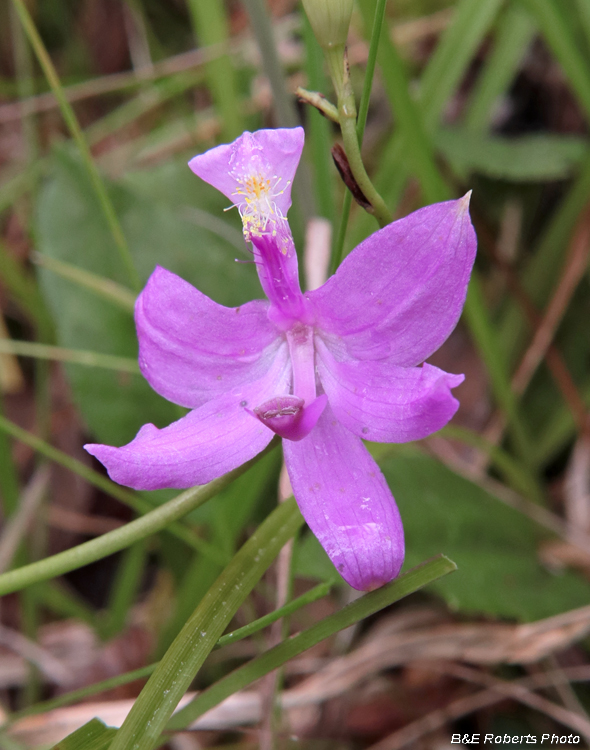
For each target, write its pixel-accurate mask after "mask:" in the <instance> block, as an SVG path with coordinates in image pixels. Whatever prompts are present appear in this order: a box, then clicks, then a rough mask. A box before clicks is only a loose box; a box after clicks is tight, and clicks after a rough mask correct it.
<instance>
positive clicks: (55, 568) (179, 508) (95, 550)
mask: <svg viewBox="0 0 590 750" xmlns="http://www.w3.org/2000/svg"><path fill="white" fill-rule="evenodd" d="M275 444H276V441H275V440H273V441H272V442H271V443H270V445H269V446H268V447H267V448H266V449H265V450H264V451H262V453H259V454H258V456H256V457H255V458H253V459H252V460H250V461H248V462H247V463H245V464H243V465H242V466H239V467H238V468H237V469H234V470H233V471H230V472H229V473H227V474H225V475H224V476H222V477H219V479H214V480H213V481H212V482H209V483H208V484H205V485H203V486H201V487H193V488H191V489H190V490H186V491H185V492H182V493H181V494H180V495H177V496H176V497H175V498H174V499H173V500H170V501H169V502H167V503H165V504H164V505H162V506H160V507H159V508H155V509H154V510H152V511H150V512H149V513H146V514H145V515H144V516H142V517H141V518H137V519H136V520H135V521H131V522H130V523H128V524H125V526H122V527H121V528H119V529H115V530H114V531H109V532H108V533H107V534H103V535H102V536H100V537H97V538H96V539H92V540H91V541H89V542H84V544H80V545H78V546H77V547H73V548H72V549H69V550H66V551H65V552H60V553H59V554H57V555H52V556H51V557H47V558H45V559H44V560H39V561H38V562H34V563H31V564H30V565H25V566H23V567H22V568H17V569H16V570H11V571H9V572H8V573H4V574H3V575H1V576H0V596H2V595H4V594H10V593H12V592H13V591H20V590H21V589H23V588H25V587H26V586H30V585H31V584H32V583H38V582H39V581H46V580H48V579H49V578H55V577H56V576H59V575H63V574H64V573H68V572H69V571H70V570H75V569H76V568H81V567H82V566H83V565H88V564H89V563H92V562H96V560H101V559H102V558H103V557H107V556H108V555H112V554H113V553H114V552H119V551H120V550H122V549H125V547H129V546H130V545H131V544H133V543H134V542H137V541H139V540H140V539H145V538H146V537H147V536H150V535H151V534H155V533H156V532H157V531H162V529H165V528H166V527H167V526H168V525H169V524H171V523H172V522H173V521H177V520H178V519H180V518H182V517H183V516H186V515H187V514H188V513H190V512H191V511H193V510H194V509H195V508H198V507H199V506H200V505H203V503H206V502H207V500H210V499H211V498H212V497H214V496H215V495H216V494H217V493H218V492H220V491H221V490H222V489H224V487H227V486H228V484H230V483H231V482H233V480H234V479H236V478H237V477H239V476H240V475H241V474H243V473H244V472H245V471H247V470H248V469H249V468H250V466H252V465H253V464H254V463H255V462H256V461H258V460H259V459H260V458H262V456H263V455H265V454H266V453H267V452H268V451H269V450H272V448H274V446H275Z"/></svg>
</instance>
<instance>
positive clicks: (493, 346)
mask: <svg viewBox="0 0 590 750" xmlns="http://www.w3.org/2000/svg"><path fill="white" fill-rule="evenodd" d="M463 314H464V316H465V319H466V321H467V324H468V325H469V330H470V332H471V335H472V337H473V340H474V342H475V345H476V347H477V350H478V351H479V353H480V356H481V358H482V359H483V361H484V364H485V366H486V369H487V371H488V374H489V376H490V381H491V385H492V391H493V393H494V397H495V398H496V401H497V402H498V405H499V406H500V408H501V409H502V410H503V411H504V413H505V414H506V417H507V419H508V424H509V429H510V434H511V436H512V438H513V440H514V447H515V449H516V451H517V452H518V454H519V455H520V457H521V459H522V460H523V462H524V463H525V465H527V466H529V467H530V466H531V465H532V464H531V462H532V447H531V441H530V437H529V435H528V433H527V431H526V428H525V425H524V422H523V421H522V419H521V416H520V410H519V408H518V402H517V399H516V396H515V394H514V392H513V391H512V387H511V385H510V380H509V378H508V374H507V373H508V367H507V365H506V363H505V362H504V357H503V356H502V351H501V349H500V347H499V345H498V341H497V336H496V332H495V331H494V329H493V327H492V324H491V321H490V320H489V316H488V313H487V310H486V307H485V303H484V298H483V291H482V288H481V282H480V280H479V275H478V273H477V271H476V270H475V269H474V270H473V272H472V274H471V281H470V283H469V288H468V290H467V299H466V301H465V307H464V310H463Z"/></svg>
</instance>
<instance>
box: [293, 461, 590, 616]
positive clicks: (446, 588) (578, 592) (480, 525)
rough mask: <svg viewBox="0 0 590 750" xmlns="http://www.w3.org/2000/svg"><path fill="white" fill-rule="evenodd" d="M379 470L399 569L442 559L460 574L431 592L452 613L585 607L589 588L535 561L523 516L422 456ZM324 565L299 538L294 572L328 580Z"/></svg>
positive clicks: (533, 535)
mask: <svg viewBox="0 0 590 750" xmlns="http://www.w3.org/2000/svg"><path fill="white" fill-rule="evenodd" d="M380 465H381V468H382V470H383V473H384V474H385V477H386V479H387V481H388V483H389V486H390V487H391V490H392V492H393V494H394V496H395V499H396V501H397V503H398V506H399V509H400V512H401V515H402V519H403V522H404V529H405V535H406V562H405V566H404V567H405V568H407V567H412V566H413V565H416V563H417V562H418V561H419V560H422V559H424V558H425V557H432V555H435V554H437V553H439V552H441V551H444V553H445V554H448V555H449V556H450V557H451V558H452V559H453V560H454V561H455V562H456V563H457V566H458V568H459V570H458V572H457V573H456V574H455V575H454V576H449V577H448V578H444V579H442V580H440V581H437V582H435V583H433V584H432V585H431V590H433V591H436V592H437V593H438V594H439V595H440V596H442V597H443V599H445V601H446V602H447V604H448V605H449V606H450V607H452V608H453V609H456V610H460V611H462V612H465V613H473V614H486V615H492V616H496V617H506V618H510V619H517V620H521V621H525V622H526V621H530V620H537V619H540V618H543V617H550V616H552V615H555V614H558V613H560V612H565V611H566V610H568V609H572V608H574V607H580V606H583V605H585V604H587V603H588V599H589V597H590V584H588V583H587V582H585V581H584V580H583V579H582V578H581V577H578V576H577V575H575V574H574V573H570V572H566V573H560V574H555V573H553V572H550V571H548V570H547V569H546V568H544V567H543V566H542V565H541V564H540V563H539V562H538V559H537V546H538V544H539V542H540V541H541V540H542V539H543V538H544V536H545V535H546V532H544V531H543V532H541V531H540V530H539V528H538V527H537V526H536V525H535V524H534V523H533V521H531V520H530V519H528V518H527V517H526V516H523V515H522V514H520V513H519V512H518V511H516V510H513V509H512V508H509V507H508V506H506V505H504V504H503V503H502V502H501V501H499V500H497V499H496V498H494V497H492V496H491V495H489V494H488V493H487V492H485V491H484V490H482V489H481V488H480V487H478V486H477V485H475V484H473V483H472V482H469V481H468V480H466V479H463V478H462V477H459V476H457V475H456V474H454V473H453V472H452V471H451V470H450V469H447V468H446V467H445V466H443V465H442V464H440V463H438V462H437V461H435V460H433V459H431V458H428V457H426V456H422V455H419V454H415V455H413V454H412V453H411V452H409V451H408V452H406V451H404V455H398V456H394V457H390V458H384V459H383V461H381V462H380ZM328 566H331V563H329V561H328V560H327V558H325V553H324V552H323V550H321V548H320V547H319V544H318V543H317V542H315V537H311V536H309V537H306V540H305V565H304V566H303V565H302V561H301V559H300V560H299V563H298V572H299V571H301V572H302V573H303V572H304V571H305V572H306V573H307V574H309V572H310V570H311V571H313V570H314V569H315V570H316V572H317V575H315V576H313V577H315V578H320V579H321V578H325V579H328V578H329V576H330V575H332V576H333V575H334V574H335V572H334V569H333V568H332V570H331V571H330V568H329V567H328Z"/></svg>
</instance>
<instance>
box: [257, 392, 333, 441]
mask: <svg viewBox="0 0 590 750" xmlns="http://www.w3.org/2000/svg"><path fill="white" fill-rule="evenodd" d="M327 403H328V397H327V396H326V395H325V394H322V395H321V396H318V397H317V398H315V399H313V401H312V402H311V403H310V404H308V405H307V406H306V405H305V402H304V400H303V399H302V398H299V397H298V396H291V395H286V396H275V397H274V398H271V399H269V400H268V401H265V402H264V403H263V404H260V406H257V407H255V408H254V409H252V410H250V409H246V411H247V412H248V414H251V415H252V416H253V417H255V418H256V419H259V420H260V421H261V422H262V424H264V425H266V426H267V427H268V428H269V429H271V430H272V431H273V432H274V433H276V434H277V435H279V436H280V437H282V438H285V439H286V440H293V441H296V442H297V441H299V440H303V438H304V437H307V436H308V435H309V433H310V432H311V431H312V430H313V428H314V427H315V426H316V424H317V421H318V419H319V418H320V416H321V414H322V412H323V411H324V409H325V407H326V404H327Z"/></svg>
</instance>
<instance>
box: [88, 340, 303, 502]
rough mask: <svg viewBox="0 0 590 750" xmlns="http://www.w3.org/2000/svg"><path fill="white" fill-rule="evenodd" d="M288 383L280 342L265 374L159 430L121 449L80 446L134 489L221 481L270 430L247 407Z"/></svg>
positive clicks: (149, 428) (147, 429)
mask: <svg viewBox="0 0 590 750" xmlns="http://www.w3.org/2000/svg"><path fill="white" fill-rule="evenodd" d="M290 378H291V367H290V364H289V358H288V349H287V345H286V343H284V344H283V345H282V346H281V347H280V349H279V351H278V353H277V356H276V357H275V361H274V362H273V363H272V366H271V368H270V369H269V371H268V373H267V374H266V375H265V376H264V377H263V378H261V379H260V380H257V381H255V382H251V383H245V384H244V385H243V386H242V387H237V388H234V389H233V390H231V391H229V392H228V393H225V394H223V395H221V396H218V397H217V398H215V399H213V400H212V401H209V402H208V403H206V404H204V405H203V406H201V407H200V408H199V409H195V410H194V411H191V412H190V413H189V414H187V415H186V416H185V417H183V418H182V419H179V420H178V421H177V422H174V423H173V424H171V425H169V426H168V427H165V428H164V429H162V430H159V429H158V428H157V427H155V426H154V425H153V424H146V425H144V426H143V427H142V428H141V430H140V431H139V432H138V433H137V436H136V437H135V438H134V440H132V441H131V442H130V443H128V444H127V445H124V446H123V447H122V448H114V447H112V446H109V445H85V446H84V447H85V448H86V450H87V451H88V452H89V453H90V454H92V455H93V456H96V458H98V460H99V461H101V462H102V463H103V464H104V465H105V466H106V468H107V470H108V472H109V476H110V477H111V479H112V480H113V481H115V482H118V483H119V484H124V485H126V486H128V487H133V488H134V489H136V490H157V489H162V488H164V487H170V488H175V489H184V488H186V487H192V486H194V485H196V484H205V483H206V482H210V481H211V480H212V479H216V478H217V477H220V476H221V475H222V474H225V473H226V472H228V471H231V470H232V469H235V468H236V467H237V466H240V465H241V464H243V463H244V462H245V461H248V460H250V459H251V458H253V457H254V456H255V455H256V454H257V453H260V451H261V450H263V449H264V448H265V447H266V446H267V445H268V443H269V442H270V441H271V439H272V437H273V432H272V430H269V429H268V427H265V426H264V425H263V424H262V423H261V422H260V421H259V420H258V419H256V418H255V417H253V416H251V415H250V414H249V413H248V411H247V410H246V408H245V407H248V406H249V407H252V406H255V405H256V404H258V403H260V401H261V400H262V399H263V398H264V397H266V396H268V394H269V393H287V392H288V388H289V382H290Z"/></svg>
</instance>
